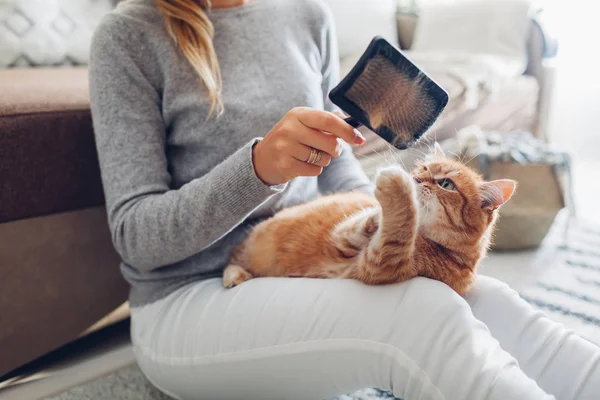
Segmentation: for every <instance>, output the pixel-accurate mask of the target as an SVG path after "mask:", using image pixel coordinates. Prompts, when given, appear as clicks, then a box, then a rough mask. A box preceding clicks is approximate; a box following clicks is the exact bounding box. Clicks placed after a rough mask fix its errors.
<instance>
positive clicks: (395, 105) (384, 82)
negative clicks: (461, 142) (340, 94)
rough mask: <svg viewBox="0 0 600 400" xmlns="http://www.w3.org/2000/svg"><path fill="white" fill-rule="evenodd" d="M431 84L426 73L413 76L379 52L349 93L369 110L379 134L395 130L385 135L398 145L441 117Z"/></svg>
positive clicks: (363, 107)
mask: <svg viewBox="0 0 600 400" xmlns="http://www.w3.org/2000/svg"><path fill="white" fill-rule="evenodd" d="M427 83H428V78H427V77H426V76H425V75H424V74H423V73H419V74H418V75H417V76H416V77H412V76H411V74H410V73H409V70H408V68H406V69H403V68H402V67H401V66H397V65H394V64H392V63H391V62H390V61H389V60H388V59H387V58H386V57H384V56H382V55H377V56H375V57H373V58H372V59H371V60H369V61H368V63H367V65H366V67H365V69H364V71H363V72H362V73H361V74H360V76H359V77H358V78H357V79H356V81H355V82H354V83H353V84H352V86H351V87H350V89H349V90H348V91H347V92H346V94H345V96H346V97H347V98H348V99H349V100H350V101H352V102H353V103H354V104H356V105H357V106H358V107H360V108H361V109H362V110H363V111H364V112H365V114H366V115H367V117H368V119H369V122H370V125H371V127H372V128H373V130H374V131H375V132H376V133H380V134H381V133H382V132H383V131H388V132H391V133H392V134H391V135H390V134H389V133H386V134H385V135H383V134H382V136H383V137H386V136H388V137H390V136H391V143H392V144H393V145H394V146H396V147H406V146H407V145H409V144H410V143H412V142H414V140H415V135H417V134H422V133H423V132H424V131H425V130H426V129H427V128H428V127H429V125H430V124H431V121H432V118H435V117H437V115H436V113H437V109H438V103H437V102H436V100H435V99H434V98H433V96H432V95H431V94H430V93H429V91H428V90H427ZM398 144H402V145H401V146H398Z"/></svg>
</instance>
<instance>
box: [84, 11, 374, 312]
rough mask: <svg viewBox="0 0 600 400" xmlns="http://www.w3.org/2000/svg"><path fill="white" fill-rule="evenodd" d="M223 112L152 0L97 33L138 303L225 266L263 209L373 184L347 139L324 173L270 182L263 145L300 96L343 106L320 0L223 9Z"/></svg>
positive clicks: (100, 113)
mask: <svg viewBox="0 0 600 400" xmlns="http://www.w3.org/2000/svg"><path fill="white" fill-rule="evenodd" d="M209 15H210V18H211V20H212V21H213V23H214V26H215V39H214V45H215V48H216V52H217V55H218V59H219V62H220V65H221V71H222V77H223V102H224V104H225V113H224V114H223V115H222V116H221V117H219V118H214V117H213V118H209V119H207V112H208V109H209V103H208V100H207V98H206V92H205V89H204V88H203V87H202V85H201V83H200V81H199V79H198V77H197V75H196V74H195V71H194V69H193V68H192V66H191V65H190V64H189V63H188V62H187V61H186V59H185V58H184V57H183V55H182V54H181V53H180V52H179V50H178V48H177V46H176V44H175V42H174V41H173V40H172V39H171V37H170V36H169V35H168V33H167V31H166V28H165V26H164V23H163V20H162V17H161V15H160V14H159V13H158V11H157V9H156V8H155V6H154V3H153V0H129V1H127V2H125V3H124V4H122V5H121V6H120V7H119V8H118V9H117V10H115V11H113V12H112V13H111V14H109V15H108V16H106V17H105V18H104V20H103V21H102V23H101V24H100V26H99V28H98V30H97V31H96V33H95V35H94V38H93V45H92V55H91V62H90V89H91V101H92V116H93V120H94V129H95V132H96V143H97V147H98V155H99V159H100V166H101V170H102V180H103V184H104V191H105V195H106V205H107V210H108V219H109V224H110V229H111V232H112V239H113V242H114V246H115V248H116V249H117V251H118V252H119V254H120V255H121V257H122V259H123V263H122V265H121V270H122V272H123V275H124V276H125V279H127V281H128V282H129V283H130V285H131V292H130V301H131V305H132V306H133V307H137V306H142V305H144V304H148V303H150V302H153V301H156V300H158V299H160V298H162V297H164V296H166V295H168V294H169V293H171V292H172V291H173V290H175V289H177V288H179V287H181V286H183V285H186V284H188V283H191V282H195V281H199V280H202V279H207V278H210V277H215V276H220V275H221V273H222V270H223V268H224V267H225V266H226V265H227V260H228V258H229V255H230V252H231V250H232V249H233V247H234V246H235V245H237V244H238V243H239V242H240V241H241V240H243V238H244V237H245V236H246V235H247V234H248V231H249V229H250V228H251V227H252V225H253V224H254V223H256V221H258V220H260V219H261V218H265V217H267V216H269V215H272V214H273V213H274V212H275V211H277V210H278V209H281V208H283V207H287V206H289V205H292V204H297V203H301V202H305V201H307V200H310V199H313V198H315V197H316V196H318V195H319V193H328V192H339V191H348V190H354V189H358V190H362V189H365V190H369V187H370V184H369V181H368V179H367V177H366V176H365V174H364V173H363V172H362V170H361V169H360V166H359V164H358V162H357V161H356V159H355V158H354V156H353V154H352V151H351V149H350V147H349V146H348V147H347V148H346V150H345V151H344V153H343V155H342V156H341V157H340V158H338V159H335V160H334V161H333V162H332V163H331V165H330V166H329V167H327V168H326V169H325V170H324V172H323V174H322V175H321V176H319V177H318V178H297V179H295V180H294V181H292V182H290V183H289V184H287V185H279V186H272V187H269V186H266V185H265V184H263V183H262V181H261V180H260V179H258V178H257V176H256V175H255V172H254V167H253V165H252V145H253V144H254V143H256V141H257V140H260V137H262V136H264V135H265V134H267V133H268V132H269V130H270V129H271V128H272V127H273V126H274V125H275V124H276V123H277V122H278V121H279V120H280V119H281V117H283V115H284V114H285V113H286V112H287V111H289V110H290V109H291V108H293V107H296V106H309V107H314V108H319V109H323V108H325V109H328V110H332V109H333V106H332V104H330V103H329V101H328V100H327V93H328V92H329V90H330V89H331V88H332V87H333V86H334V85H335V83H336V81H337V79H338V55H337V50H336V46H335V43H336V42H335V36H334V32H333V29H332V18H331V15H330V13H329V11H328V10H327V9H326V8H325V6H324V5H323V4H322V3H321V2H320V1H318V0H302V1H296V0H255V1H254V2H253V3H250V5H247V6H242V7H236V8H232V9H222V10H214V11H212V12H210V14H209Z"/></svg>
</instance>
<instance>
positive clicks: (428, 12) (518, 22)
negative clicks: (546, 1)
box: [411, 0, 531, 73]
mask: <svg viewBox="0 0 600 400" xmlns="http://www.w3.org/2000/svg"><path fill="white" fill-rule="evenodd" d="M530 10H531V0H463V1H456V2H450V3H444V2H440V1H432V0H430V1H427V2H424V4H423V5H422V6H421V10H420V15H419V21H418V23H417V28H416V31H415V39H414V42H413V45H412V47H411V50H413V51H414V52H424V53H430V52H439V51H442V52H445V53H457V54H468V53H477V54H489V55H494V56H500V57H503V58H505V59H507V60H511V61H512V62H517V63H519V69H520V72H521V73H522V72H523V71H524V70H525V67H526V65H527V37H528V33H529V28H530Z"/></svg>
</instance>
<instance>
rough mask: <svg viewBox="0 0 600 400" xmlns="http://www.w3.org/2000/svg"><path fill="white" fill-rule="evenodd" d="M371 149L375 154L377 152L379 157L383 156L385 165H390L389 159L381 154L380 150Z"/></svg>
mask: <svg viewBox="0 0 600 400" xmlns="http://www.w3.org/2000/svg"><path fill="white" fill-rule="evenodd" d="M373 151H374V152H375V154H377V155H378V156H379V157H381V158H383V161H384V162H385V164H386V165H392V163H390V162H389V160H388V159H387V158H386V157H385V156H383V155H381V153H380V152H378V151H377V150H376V149H373Z"/></svg>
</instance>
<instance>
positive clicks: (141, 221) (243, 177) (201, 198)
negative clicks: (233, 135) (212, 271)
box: [90, 15, 284, 270]
mask: <svg viewBox="0 0 600 400" xmlns="http://www.w3.org/2000/svg"><path fill="white" fill-rule="evenodd" d="M119 22H121V21H119V20H117V19H116V16H112V15H109V16H108V17H107V18H106V19H105V20H104V21H103V23H102V24H101V25H100V27H99V28H98V30H97V31H96V33H95V35H94V39H93V45H92V52H91V59H90V95H91V105H92V116H93V123H94V130H95V134H96V146H97V150H98V156H99V161H100V167H101V172H102V181H103V186H104V192H105V197H106V206H107V211H108V219H109V225H110V229H111V233H112V239H113V242H114V246H115V248H116V250H117V251H118V253H119V254H120V255H121V257H122V259H123V260H124V261H125V262H126V263H128V264H130V265H131V266H133V267H135V268H137V269H140V270H152V269H154V268H158V267H161V266H165V265H169V264H172V263H175V262H178V261H181V260H183V259H185V258H188V257H190V256H192V255H193V254H195V253H197V252H199V251H201V250H202V249H204V248H206V247H208V246H210V245H211V244H212V243H214V242H216V241H217V240H219V239H220V238H222V237H223V236H225V235H226V234H227V233H228V232H230V231H231V230H232V229H233V228H235V227H236V226H237V225H239V224H240V223H241V222H242V221H243V220H244V219H245V218H246V217H247V216H248V215H249V214H250V213H252V211H253V210H254V209H256V208H257V207H259V206H260V205H261V204H262V203H263V202H265V201H266V200H267V199H268V198H269V197H270V196H272V195H274V194H276V193H278V192H280V191H282V190H284V186H283V185H279V186H276V187H270V186H267V185H265V184H264V183H263V182H262V181H261V180H260V179H259V178H258V177H257V176H256V174H255V171H254V166H253V163H252V147H253V145H254V144H255V143H256V142H257V141H258V140H260V139H259V138H256V139H254V140H252V141H250V142H248V143H247V144H246V145H245V146H243V147H242V148H241V149H239V150H238V151H237V152H235V153H233V154H232V155H231V156H230V157H229V158H227V159H226V160H224V161H223V162H221V163H220V164H219V165H217V166H216V167H215V168H214V169H212V170H211V171H210V172H209V173H207V174H206V175H204V176H202V177H199V178H197V179H194V180H192V181H190V182H189V183H187V184H186V185H184V186H182V187H181V188H179V189H177V190H173V189H171V187H170V185H171V175H170V173H169V169H168V161H167V158H166V155H165V154H166V128H165V124H164V121H163V117H162V114H161V95H160V90H159V89H157V87H158V85H157V84H156V83H155V82H152V79H150V78H149V77H154V78H156V76H155V75H160V74H152V71H151V70H150V68H149V66H154V67H156V66H157V65H158V63H157V62H156V61H155V60H154V59H153V58H154V56H153V55H152V50H151V46H150V43H147V42H148V40H144V33H140V32H132V31H133V28H131V22H130V21H127V24H129V25H127V28H126V27H125V26H126V24H124V23H119ZM150 28H151V27H150ZM150 28H148V29H150ZM123 30H127V31H126V32H123ZM140 31H142V30H141V29H140ZM119 34H122V35H123V36H127V39H125V38H121V37H120V36H119ZM136 34H137V36H139V37H140V38H139V39H136V40H133V39H132V38H134V36H135V35H136ZM131 43H137V44H136V45H135V47H136V48H132V47H133V46H132V45H131ZM154 78H153V79H154ZM156 79H157V80H158V79H159V78H156Z"/></svg>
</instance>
